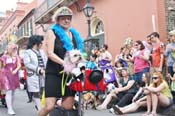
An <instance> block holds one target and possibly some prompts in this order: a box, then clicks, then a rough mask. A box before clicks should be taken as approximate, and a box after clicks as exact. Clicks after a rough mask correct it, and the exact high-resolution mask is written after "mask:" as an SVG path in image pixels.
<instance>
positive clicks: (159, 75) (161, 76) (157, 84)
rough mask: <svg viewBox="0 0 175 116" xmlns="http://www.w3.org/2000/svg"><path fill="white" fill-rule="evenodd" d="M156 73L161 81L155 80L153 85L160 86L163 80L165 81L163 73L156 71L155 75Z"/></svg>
mask: <svg viewBox="0 0 175 116" xmlns="http://www.w3.org/2000/svg"><path fill="white" fill-rule="evenodd" d="M154 75H157V76H158V78H159V81H158V82H157V83H154V82H153V81H152V85H153V87H158V86H159V85H160V84H161V83H162V82H163V80H164V79H163V75H162V74H161V73H160V72H155V73H153V76H154Z"/></svg>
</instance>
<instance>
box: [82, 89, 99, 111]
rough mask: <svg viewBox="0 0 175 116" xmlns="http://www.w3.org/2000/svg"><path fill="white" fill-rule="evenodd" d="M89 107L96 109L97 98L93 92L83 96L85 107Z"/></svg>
mask: <svg viewBox="0 0 175 116" xmlns="http://www.w3.org/2000/svg"><path fill="white" fill-rule="evenodd" d="M88 106H89V107H90V108H91V109H92V108H95V107H96V96H95V95H93V94H92V92H88V93H85V94H84V95H83V107H84V109H86V110H87V109H88Z"/></svg>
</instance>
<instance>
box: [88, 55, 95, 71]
mask: <svg viewBox="0 0 175 116" xmlns="http://www.w3.org/2000/svg"><path fill="white" fill-rule="evenodd" d="M96 58H97V55H96V54H92V55H91V56H90V61H89V62H87V64H86V68H87V69H90V70H94V69H97V64H96V63H95V61H96Z"/></svg>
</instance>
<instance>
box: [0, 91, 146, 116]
mask: <svg viewBox="0 0 175 116" xmlns="http://www.w3.org/2000/svg"><path fill="white" fill-rule="evenodd" d="M27 100H28V99H27V95H26V92H25V91H24V90H17V91H16V93H15V103H14V110H15V113H16V115H15V116H37V111H36V109H35V107H34V104H33V103H27ZM141 114H143V112H138V113H132V114H126V115H123V116H141ZM0 116H9V115H8V114H7V109H6V108H4V107H2V106H0ZM84 116H116V115H114V114H111V113H109V111H108V110H103V111H98V110H85V111H84Z"/></svg>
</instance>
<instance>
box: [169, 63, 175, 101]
mask: <svg viewBox="0 0 175 116" xmlns="http://www.w3.org/2000/svg"><path fill="white" fill-rule="evenodd" d="M173 72H174V75H173V77H172V76H171V75H170V74H168V76H169V77H170V79H171V93H172V95H173V102H174V103H175V63H174V64H173Z"/></svg>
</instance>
